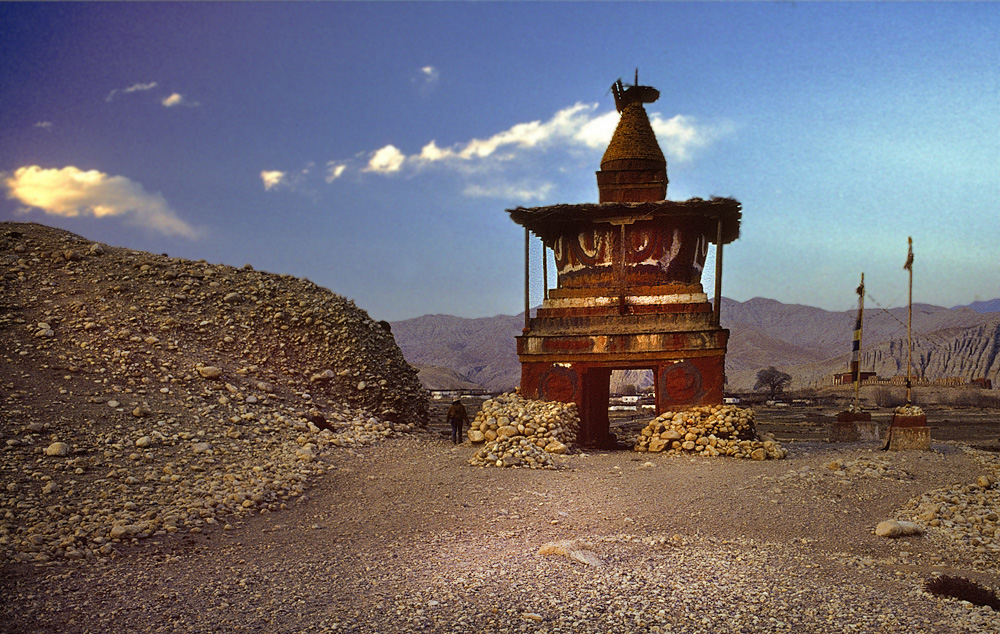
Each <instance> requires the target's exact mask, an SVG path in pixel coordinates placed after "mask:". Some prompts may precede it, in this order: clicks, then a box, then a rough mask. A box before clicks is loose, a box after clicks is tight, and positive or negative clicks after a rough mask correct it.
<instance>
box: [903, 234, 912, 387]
mask: <svg viewBox="0 0 1000 634" xmlns="http://www.w3.org/2000/svg"><path fill="white" fill-rule="evenodd" d="M907 242H908V243H909V246H908V249H907V252H906V264H904V265H903V268H904V269H906V270H907V271H909V272H910V294H909V301H908V306H909V310H908V313H907V318H906V404H907V405H909V404H910V387H911V385H912V376H911V368H912V367H913V238H912V237H909V238H907Z"/></svg>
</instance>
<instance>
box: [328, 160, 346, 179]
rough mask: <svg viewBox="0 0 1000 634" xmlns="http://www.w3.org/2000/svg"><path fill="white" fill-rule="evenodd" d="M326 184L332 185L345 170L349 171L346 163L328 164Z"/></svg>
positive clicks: (334, 162) (333, 162)
mask: <svg viewBox="0 0 1000 634" xmlns="http://www.w3.org/2000/svg"><path fill="white" fill-rule="evenodd" d="M326 168H327V169H326V179H325V180H326V182H328V183H332V182H333V181H335V180H337V179H338V178H340V177H341V176H342V175H343V174H344V170H346V169H347V164H346V163H338V162H336V161H330V162H329V163H327V164H326Z"/></svg>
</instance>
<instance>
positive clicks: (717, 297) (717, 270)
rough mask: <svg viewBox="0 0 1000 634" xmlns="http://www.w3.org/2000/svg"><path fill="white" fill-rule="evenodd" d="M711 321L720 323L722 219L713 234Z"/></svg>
mask: <svg viewBox="0 0 1000 634" xmlns="http://www.w3.org/2000/svg"><path fill="white" fill-rule="evenodd" d="M712 319H713V321H714V322H715V325H716V326H718V325H719V324H720V323H721V322H722V217H721V216H720V217H719V225H718V229H717V231H716V233H715V306H714V308H713V311H712Z"/></svg>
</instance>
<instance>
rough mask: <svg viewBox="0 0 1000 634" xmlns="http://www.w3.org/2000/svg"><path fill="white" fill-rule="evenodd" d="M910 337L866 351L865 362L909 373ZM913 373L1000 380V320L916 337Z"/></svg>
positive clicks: (887, 371)
mask: <svg viewBox="0 0 1000 634" xmlns="http://www.w3.org/2000/svg"><path fill="white" fill-rule="evenodd" d="M906 356H907V355H906V339H905V338H904V339H894V340H892V341H890V342H888V343H886V344H883V345H881V346H878V347H876V348H874V349H872V350H870V351H868V352H866V353H865V354H864V355H863V363H862V366H863V367H864V368H865V369H872V370H874V371H875V372H876V373H878V375H879V376H882V377H890V376H896V375H905V374H906ZM912 356H913V375H914V376H920V377H926V378H929V379H935V378H943V377H958V378H962V379H965V380H966V381H971V380H973V379H981V378H986V379H991V380H992V381H994V382H996V381H997V376H998V373H1000V320H996V321H991V322H989V323H985V324H982V325H980V326H977V327H973V328H968V329H965V330H962V331H960V332H957V333H952V332H947V331H944V332H938V333H931V334H929V335H924V336H918V337H914V339H913V355H912Z"/></svg>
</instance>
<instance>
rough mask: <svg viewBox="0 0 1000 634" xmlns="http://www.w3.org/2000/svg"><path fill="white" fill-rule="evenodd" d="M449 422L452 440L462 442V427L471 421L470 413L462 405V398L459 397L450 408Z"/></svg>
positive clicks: (456, 442)
mask: <svg viewBox="0 0 1000 634" xmlns="http://www.w3.org/2000/svg"><path fill="white" fill-rule="evenodd" d="M448 422H449V423H451V442H453V443H454V444H456V445H457V444H458V443H460V442H462V428H463V427H464V426H465V425H466V424H468V422H469V414H468V412H466V411H465V405H462V399H460V398H457V399H455V401H454V402H453V403H452V404H451V407H449V408H448Z"/></svg>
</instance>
